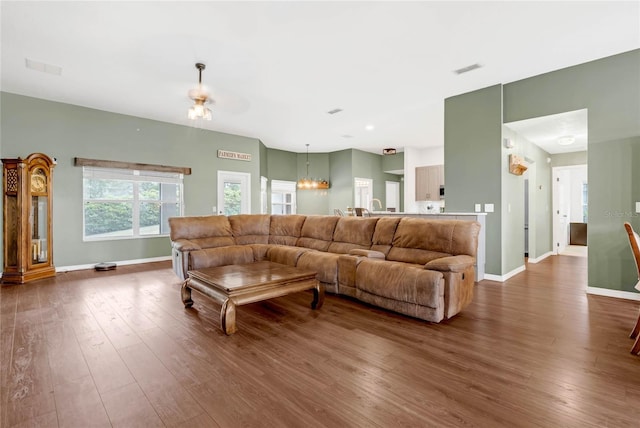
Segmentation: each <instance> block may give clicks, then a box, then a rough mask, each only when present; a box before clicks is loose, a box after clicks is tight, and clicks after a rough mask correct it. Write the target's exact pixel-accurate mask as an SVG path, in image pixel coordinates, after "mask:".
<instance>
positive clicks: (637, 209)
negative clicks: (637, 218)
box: [636, 202, 640, 213]
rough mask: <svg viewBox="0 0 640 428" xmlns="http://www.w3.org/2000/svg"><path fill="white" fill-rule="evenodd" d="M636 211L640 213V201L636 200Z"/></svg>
mask: <svg viewBox="0 0 640 428" xmlns="http://www.w3.org/2000/svg"><path fill="white" fill-rule="evenodd" d="M636 212H637V213H640V202H636Z"/></svg>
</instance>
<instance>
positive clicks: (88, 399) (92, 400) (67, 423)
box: [55, 376, 111, 428]
mask: <svg viewBox="0 0 640 428" xmlns="http://www.w3.org/2000/svg"><path fill="white" fill-rule="evenodd" d="M55 399H56V410H57V412H58V424H59V426H60V427H61V428H62V427H69V428H72V427H110V426H111V422H110V421H109V417H108V416H107V412H106V411H105V409H104V404H103V402H102V400H101V398H100V394H99V393H98V390H97V389H96V386H95V384H94V383H93V379H92V378H91V376H84V377H81V378H78V379H73V380H70V381H69V382H66V383H62V384H58V385H56V386H55Z"/></svg>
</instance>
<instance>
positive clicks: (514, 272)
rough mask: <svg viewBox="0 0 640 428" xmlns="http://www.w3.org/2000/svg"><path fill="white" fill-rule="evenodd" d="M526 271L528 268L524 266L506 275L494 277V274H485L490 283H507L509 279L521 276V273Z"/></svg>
mask: <svg viewBox="0 0 640 428" xmlns="http://www.w3.org/2000/svg"><path fill="white" fill-rule="evenodd" d="M525 270H527V268H526V266H525V265H522V266H520V267H517V268H515V269H514V270H512V271H511V272H508V273H506V274H504V275H493V274H490V273H485V274H484V279H488V280H489V281H497V282H505V281H506V280H508V279H509V278H511V277H513V276H515V275H517V274H519V273H520V272H524V271H525Z"/></svg>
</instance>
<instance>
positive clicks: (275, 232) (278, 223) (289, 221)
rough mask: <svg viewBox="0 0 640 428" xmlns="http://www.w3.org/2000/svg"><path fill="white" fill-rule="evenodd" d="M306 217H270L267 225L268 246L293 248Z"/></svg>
mask: <svg viewBox="0 0 640 428" xmlns="http://www.w3.org/2000/svg"><path fill="white" fill-rule="evenodd" d="M305 218H306V216H303V215H297V214H291V215H275V214H274V215H272V216H271V224H270V225H269V244H278V245H291V246H295V245H296V243H297V242H298V238H299V237H300V232H301V231H302V225H303V224H304V220H305Z"/></svg>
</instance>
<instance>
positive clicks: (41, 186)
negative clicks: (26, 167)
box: [31, 175, 47, 193]
mask: <svg viewBox="0 0 640 428" xmlns="http://www.w3.org/2000/svg"><path fill="white" fill-rule="evenodd" d="M46 190H47V181H46V179H45V178H44V177H43V176H41V175H32V176H31V191H32V192H38V193H42V192H46Z"/></svg>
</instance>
